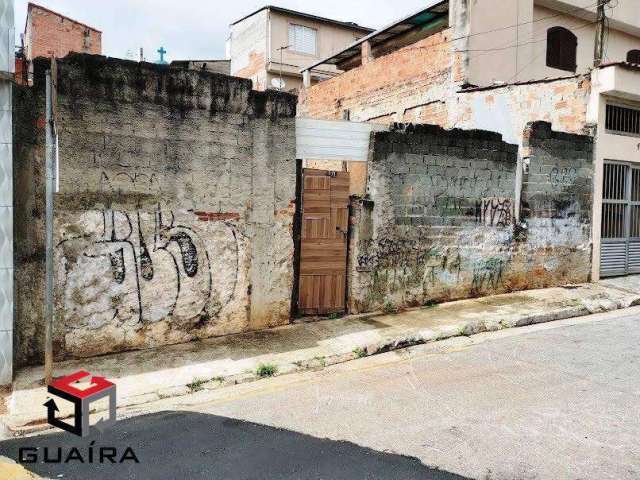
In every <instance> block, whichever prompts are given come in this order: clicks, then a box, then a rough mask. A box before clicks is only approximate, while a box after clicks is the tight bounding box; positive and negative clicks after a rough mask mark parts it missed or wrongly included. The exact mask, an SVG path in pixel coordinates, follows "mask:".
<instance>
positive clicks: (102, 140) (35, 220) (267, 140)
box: [15, 55, 296, 364]
mask: <svg viewBox="0 0 640 480" xmlns="http://www.w3.org/2000/svg"><path fill="white" fill-rule="evenodd" d="M45 68H46V64H45V63H42V62H41V63H38V64H36V78H35V85H34V88H33V90H32V91H30V90H28V89H21V90H20V91H19V92H18V95H20V96H22V97H25V98H24V101H23V100H21V103H22V105H24V106H23V107H22V109H23V111H22V114H21V115H20V117H21V120H20V121H21V124H20V125H18V127H19V128H20V129H21V130H22V131H23V132H24V133H23V134H22V135H24V137H26V138H27V139H25V140H24V141H23V142H22V143H23V144H24V145H25V146H24V147H23V148H22V149H21V150H20V151H19V158H18V161H17V164H18V169H17V171H16V176H15V182H16V185H17V186H19V188H17V189H16V190H17V191H19V192H20V195H21V198H19V202H18V204H19V205H20V211H19V212H17V219H18V222H17V225H16V239H17V244H18V245H19V248H18V249H17V258H18V267H17V274H16V280H17V283H18V286H19V288H18V295H17V302H18V306H17V312H18V332H17V356H18V360H19V362H20V363H22V364H24V363H33V362H38V361H39V360H40V358H41V357H40V355H41V348H42V330H43V329H42V314H41V306H42V302H41V298H42V291H43V288H44V283H43V282H44V277H43V275H42V271H43V242H42V238H43V237H42V229H43V202H42V195H43V189H42V185H43V179H42V175H43V172H42V158H43V155H41V154H42V143H43V140H42V137H43V124H42V122H41V120H40V118H41V117H42V106H43V97H44V83H43V75H44V69H45ZM58 85H59V87H58V88H59V91H58V110H57V111H58V132H59V158H60V194H58V195H57V198H56V220H55V242H56V245H57V247H56V250H55V255H56V265H57V267H58V268H57V272H56V273H57V275H56V311H57V312H58V315H57V317H56V330H55V348H54V350H55V352H56V355H57V357H58V358H62V357H71V356H73V357H84V356H91V355H97V354H102V353H107V352H114V351H121V350H128V349H137V348H145V347H151V346H156V345H162V344H169V343H179V342H186V341H190V340H193V339H197V338H207V337H212V336H218V335H224V334H229V333H236V332H242V331H246V330H252V329H260V328H267V327H271V326H275V325H281V324H284V323H287V322H288V321H289V310H290V302H291V289H292V284H293V257H294V255H293V240H292V231H291V229H292V221H293V214H294V201H295V200H294V199H295V171H296V168H295V124H294V117H295V97H293V96H290V95H287V94H276V93H275V92H265V93H259V92H255V91H252V90H251V82H250V81H248V80H243V79H238V78H232V77H227V76H223V75H216V74H210V73H206V72H193V71H179V70H170V69H168V68H166V67H160V66H154V65H151V64H138V63H135V62H127V61H118V60H113V59H105V58H104V57H96V56H87V55H78V56H72V57H69V58H68V59H65V60H64V61H62V62H60V63H59V75H58ZM23 188H24V190H23Z"/></svg>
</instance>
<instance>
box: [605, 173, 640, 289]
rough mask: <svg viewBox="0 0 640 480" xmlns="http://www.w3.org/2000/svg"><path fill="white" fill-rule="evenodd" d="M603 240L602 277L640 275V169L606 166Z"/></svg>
mask: <svg viewBox="0 0 640 480" xmlns="http://www.w3.org/2000/svg"><path fill="white" fill-rule="evenodd" d="M601 236H602V247H601V252H600V271H601V276H602V277H613V276H619V275H628V274H630V273H639V272H640V168H636V167H633V166H631V165H626V164H622V163H605V165H604V184H603V199H602V231H601Z"/></svg>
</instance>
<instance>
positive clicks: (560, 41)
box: [547, 27, 578, 72]
mask: <svg viewBox="0 0 640 480" xmlns="http://www.w3.org/2000/svg"><path fill="white" fill-rule="evenodd" d="M577 52H578V37H576V36H575V35H574V34H573V32H571V30H567V29H566V28H563V27H553V28H550V29H549V30H547V67H551V68H557V69H558V70H564V71H567V72H575V71H576V70H577V69H578V65H577V62H576V57H577Z"/></svg>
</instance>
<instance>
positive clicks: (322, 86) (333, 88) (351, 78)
mask: <svg viewBox="0 0 640 480" xmlns="http://www.w3.org/2000/svg"><path fill="white" fill-rule="evenodd" d="M451 34H452V30H450V29H447V30H443V31H442V32H439V33H436V34H434V35H431V36H429V37H427V38H425V39H423V40H421V41H419V42H416V43H414V44H412V45H409V46H407V47H404V48H402V49H400V50H397V51H395V52H392V53H390V54H388V55H385V56H382V57H379V58H376V59H375V60H374V61H371V62H369V63H367V64H366V65H362V66H360V67H358V68H354V69H352V70H349V71H347V72H345V73H343V74H341V75H339V76H337V77H335V78H333V79H331V80H327V81H324V82H321V83H319V84H317V85H314V86H313V87H310V88H308V89H305V90H304V91H302V92H301V96H300V101H299V107H298V112H299V115H300V116H304V117H311V118H322V119H342V118H343V112H344V111H345V110H349V112H350V119H351V120H353V121H377V122H380V123H390V122H393V121H415V120H424V119H426V118H427V117H429V118H430V117H431V112H434V113H437V114H438V115H443V116H444V117H446V115H445V109H444V100H445V99H446V98H447V97H448V92H449V90H448V89H449V85H451V84H452V82H453V83H455V81H456V79H455V78H452V75H454V73H452V67H453V66H454V63H455V61H456V58H457V57H456V56H455V55H452V43H449V40H450V37H451ZM453 70H455V69H453ZM423 111H424V112H423Z"/></svg>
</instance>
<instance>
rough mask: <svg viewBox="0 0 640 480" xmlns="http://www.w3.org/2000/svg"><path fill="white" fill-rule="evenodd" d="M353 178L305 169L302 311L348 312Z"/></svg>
mask: <svg viewBox="0 0 640 480" xmlns="http://www.w3.org/2000/svg"><path fill="white" fill-rule="evenodd" d="M348 227H349V174H348V173H347V172H328V171H324V170H315V169H304V171H303V191H302V232H301V233H302V235H301V236H302V240H301V251H300V288H299V291H300V294H299V298H298V310H299V311H300V313H302V314H305V315H325V314H330V313H340V312H344V310H345V289H346V273H347V231H348Z"/></svg>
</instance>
